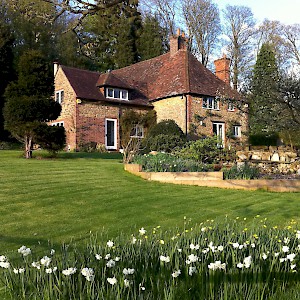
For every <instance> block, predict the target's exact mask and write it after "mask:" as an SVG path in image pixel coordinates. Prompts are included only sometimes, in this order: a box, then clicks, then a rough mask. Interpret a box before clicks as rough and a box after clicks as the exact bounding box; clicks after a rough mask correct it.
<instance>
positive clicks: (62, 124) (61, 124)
mask: <svg viewBox="0 0 300 300" xmlns="http://www.w3.org/2000/svg"><path fill="white" fill-rule="evenodd" d="M64 125H65V124H64V121H61V122H54V123H51V126H62V127H64Z"/></svg>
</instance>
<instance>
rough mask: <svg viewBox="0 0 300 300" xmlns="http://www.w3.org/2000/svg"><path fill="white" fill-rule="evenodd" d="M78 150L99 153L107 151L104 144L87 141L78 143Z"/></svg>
mask: <svg viewBox="0 0 300 300" xmlns="http://www.w3.org/2000/svg"><path fill="white" fill-rule="evenodd" d="M79 151H80V152H88V153H92V152H99V153H107V152H108V151H107V150H106V148H105V145H103V144H101V143H97V142H89V143H82V144H80V145H79Z"/></svg>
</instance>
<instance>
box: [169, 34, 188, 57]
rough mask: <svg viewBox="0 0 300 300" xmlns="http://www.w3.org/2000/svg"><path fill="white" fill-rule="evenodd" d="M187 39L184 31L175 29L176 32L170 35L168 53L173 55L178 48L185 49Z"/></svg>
mask: <svg viewBox="0 0 300 300" xmlns="http://www.w3.org/2000/svg"><path fill="white" fill-rule="evenodd" d="M187 45H188V39H187V38H186V37H185V33H184V32H180V29H179V28H178V29H177V33H176V34H173V35H171V36H170V54H171V56H173V55H174V54H176V52H177V51H178V50H187Z"/></svg>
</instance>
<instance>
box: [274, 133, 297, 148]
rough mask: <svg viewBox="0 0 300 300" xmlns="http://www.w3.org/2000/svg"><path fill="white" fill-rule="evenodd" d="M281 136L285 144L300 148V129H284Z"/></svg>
mask: <svg viewBox="0 0 300 300" xmlns="http://www.w3.org/2000/svg"><path fill="white" fill-rule="evenodd" d="M279 138H280V139H281V140H282V141H283V143H284V144H285V145H289V146H291V147H297V148H300V132H299V130H295V129H294V130H293V129H291V130H283V131H281V132H279Z"/></svg>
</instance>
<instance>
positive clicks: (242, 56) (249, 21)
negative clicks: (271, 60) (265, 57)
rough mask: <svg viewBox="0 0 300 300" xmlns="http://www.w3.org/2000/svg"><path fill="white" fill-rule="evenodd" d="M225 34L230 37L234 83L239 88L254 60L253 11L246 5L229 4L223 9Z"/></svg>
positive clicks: (228, 49) (229, 48)
mask: <svg viewBox="0 0 300 300" xmlns="http://www.w3.org/2000/svg"><path fill="white" fill-rule="evenodd" d="M223 15H224V34H225V35H226V36H227V38H228V39H229V43H228V44H227V51H228V52H229V55H230V58H231V63H232V69H233V71H232V83H233V87H234V89H236V90H237V89H238V87H239V84H240V82H241V81H242V80H243V78H244V77H245V72H246V71H247V70H249V65H250V62H252V60H253V58H252V57H253V55H252V51H253V43H252V41H251V38H252V36H253V34H254V32H255V31H254V25H255V21H254V18H253V13H252V11H251V9H250V8H249V7H246V6H231V5H227V6H226V8H225V10H224V11H223Z"/></svg>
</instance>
